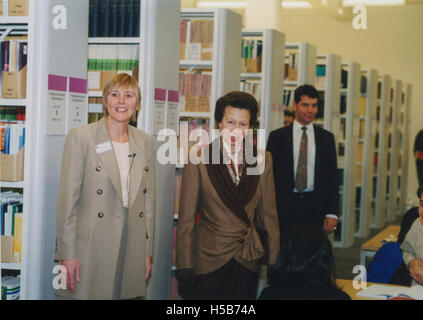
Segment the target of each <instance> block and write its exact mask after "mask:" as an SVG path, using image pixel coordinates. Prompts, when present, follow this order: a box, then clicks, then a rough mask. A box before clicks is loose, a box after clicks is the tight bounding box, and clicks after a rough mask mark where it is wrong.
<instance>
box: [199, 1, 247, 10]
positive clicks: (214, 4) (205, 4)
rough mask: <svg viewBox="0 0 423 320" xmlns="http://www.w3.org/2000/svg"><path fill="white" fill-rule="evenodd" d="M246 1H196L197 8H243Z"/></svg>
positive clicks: (245, 5)
mask: <svg viewBox="0 0 423 320" xmlns="http://www.w3.org/2000/svg"><path fill="white" fill-rule="evenodd" d="M246 7H247V2H245V1H243V2H241V1H226V2H219V1H200V2H198V3H197V8H231V9H245V8H246Z"/></svg>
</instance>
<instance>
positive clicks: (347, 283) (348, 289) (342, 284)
mask: <svg viewBox="0 0 423 320" xmlns="http://www.w3.org/2000/svg"><path fill="white" fill-rule="evenodd" d="M336 284H337V285H338V287H339V288H340V289H342V290H343V291H344V292H345V293H346V294H348V295H349V296H350V297H351V299H352V300H386V299H384V298H381V299H377V298H369V297H358V296H357V292H359V291H360V290H362V289H358V290H357V289H354V286H353V280H345V279H336ZM372 284H382V285H384V286H393V287H403V288H404V289H406V288H408V287H404V286H398V285H393V284H386V283H374V282H367V283H366V285H367V287H369V286H371V285H372Z"/></svg>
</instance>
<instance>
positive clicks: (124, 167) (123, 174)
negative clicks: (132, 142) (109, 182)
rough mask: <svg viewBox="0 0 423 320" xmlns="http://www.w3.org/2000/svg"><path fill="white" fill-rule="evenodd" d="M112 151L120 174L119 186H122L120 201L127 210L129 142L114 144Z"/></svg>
mask: <svg viewBox="0 0 423 320" xmlns="http://www.w3.org/2000/svg"><path fill="white" fill-rule="evenodd" d="M112 143H113V149H114V151H115V155H116V160H117V163H118V167H119V172H120V184H121V186H122V201H123V206H124V207H125V208H128V193H129V190H128V189H129V168H130V165H129V158H128V155H129V142H123V143H120V142H114V141H112Z"/></svg>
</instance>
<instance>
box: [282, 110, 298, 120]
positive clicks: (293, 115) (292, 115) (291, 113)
mask: <svg viewBox="0 0 423 320" xmlns="http://www.w3.org/2000/svg"><path fill="white" fill-rule="evenodd" d="M283 115H284V116H285V117H294V118H295V113H294V112H292V111H289V110H285V111H284V112H283Z"/></svg>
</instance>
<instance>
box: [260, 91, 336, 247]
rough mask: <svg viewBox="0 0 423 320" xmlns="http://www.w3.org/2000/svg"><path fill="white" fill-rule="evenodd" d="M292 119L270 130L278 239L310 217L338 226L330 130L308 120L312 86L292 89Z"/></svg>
mask: <svg viewBox="0 0 423 320" xmlns="http://www.w3.org/2000/svg"><path fill="white" fill-rule="evenodd" d="M293 107H294V111H295V120H294V122H293V123H292V124H291V125H289V126H287V127H283V128H280V129H277V130H274V131H272V132H271V133H270V135H269V139H268V142H267V150H268V151H270V152H271V154H272V157H273V166H274V177H275V190H276V201H277V208H278V215H279V226H280V231H281V232H280V236H281V237H280V239H281V241H282V240H283V237H284V235H285V233H286V231H287V230H288V229H289V228H290V227H292V226H293V225H295V224H299V223H304V222H310V223H313V224H316V225H318V226H320V227H321V228H323V229H324V230H325V231H326V233H331V232H333V231H334V230H336V226H337V216H338V210H339V182H338V170H337V162H336V148H335V138H334V136H333V134H332V133H331V132H329V131H327V130H324V129H322V128H320V127H318V126H315V125H313V124H312V122H313V120H314V119H315V117H316V114H317V111H318V93H317V90H316V89H315V88H314V87H313V86H310V85H303V86H300V87H298V88H297V89H296V90H295V94H294V102H293Z"/></svg>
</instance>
